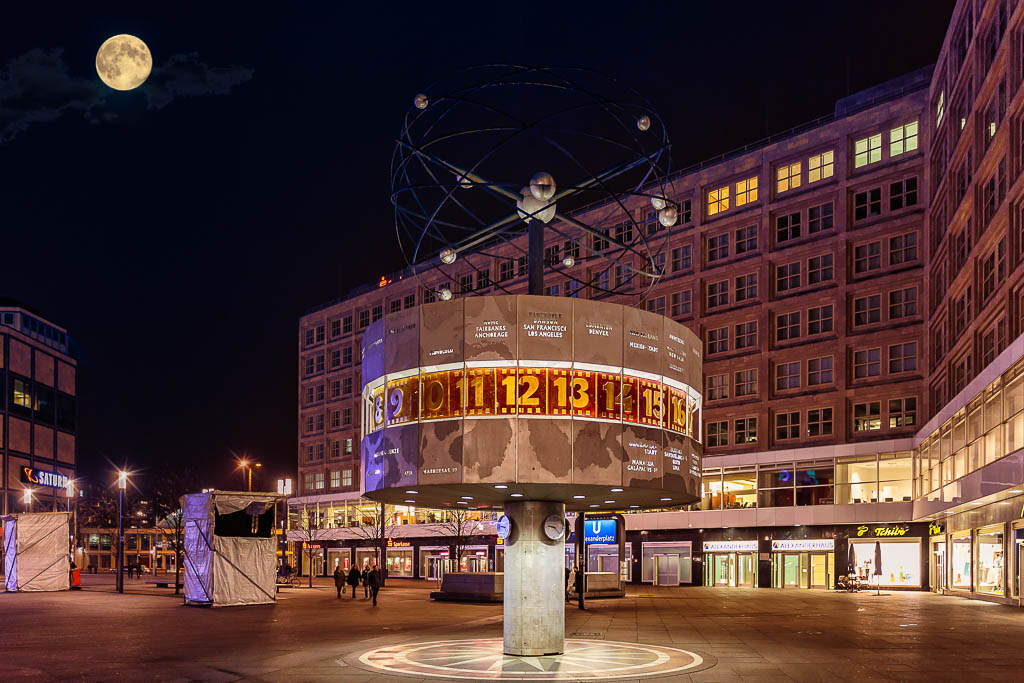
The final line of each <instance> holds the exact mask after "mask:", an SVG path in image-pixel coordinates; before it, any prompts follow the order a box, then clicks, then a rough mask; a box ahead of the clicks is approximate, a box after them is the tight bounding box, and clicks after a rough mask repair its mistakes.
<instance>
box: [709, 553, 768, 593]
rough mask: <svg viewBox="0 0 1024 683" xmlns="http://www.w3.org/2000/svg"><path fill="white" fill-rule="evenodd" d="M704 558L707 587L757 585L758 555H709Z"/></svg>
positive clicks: (750, 586) (751, 586)
mask: <svg viewBox="0 0 1024 683" xmlns="http://www.w3.org/2000/svg"><path fill="white" fill-rule="evenodd" d="M704 558H705V559H704V585H705V586H729V587H737V586H740V587H742V586H746V587H749V588H753V587H754V586H756V585H757V554H756V553H708V554H706V555H705V556H704Z"/></svg>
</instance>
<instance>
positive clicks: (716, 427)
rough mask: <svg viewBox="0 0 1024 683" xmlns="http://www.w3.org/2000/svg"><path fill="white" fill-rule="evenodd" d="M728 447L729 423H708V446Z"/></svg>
mask: <svg viewBox="0 0 1024 683" xmlns="http://www.w3.org/2000/svg"><path fill="white" fill-rule="evenodd" d="M728 445H729V423H728V422H727V421H725V420H723V421H721V422H708V446H728Z"/></svg>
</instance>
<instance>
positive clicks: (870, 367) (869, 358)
mask: <svg viewBox="0 0 1024 683" xmlns="http://www.w3.org/2000/svg"><path fill="white" fill-rule="evenodd" d="M881 373H882V350H881V349H864V350H863V351H854V352H853V377H854V379H864V378H865V377H878V376H879V375H880V374H881Z"/></svg>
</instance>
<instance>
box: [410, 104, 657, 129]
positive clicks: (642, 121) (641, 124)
mask: <svg viewBox="0 0 1024 683" xmlns="http://www.w3.org/2000/svg"><path fill="white" fill-rule="evenodd" d="M424 106H425V105H424ZM421 108H422V107H421ZM636 127H637V128H639V129H640V130H647V129H648V128H650V127H651V117H650V116H648V115H647V114H644V115H643V116H641V117H640V118H638V119H637V120H636Z"/></svg>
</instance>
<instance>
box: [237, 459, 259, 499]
mask: <svg viewBox="0 0 1024 683" xmlns="http://www.w3.org/2000/svg"><path fill="white" fill-rule="evenodd" d="M238 466H239V467H241V468H242V477H243V479H244V478H245V477H246V474H248V480H249V491H252V469H253V468H254V467H263V465H262V464H261V463H258V462H249V461H248V460H239V461H238Z"/></svg>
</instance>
